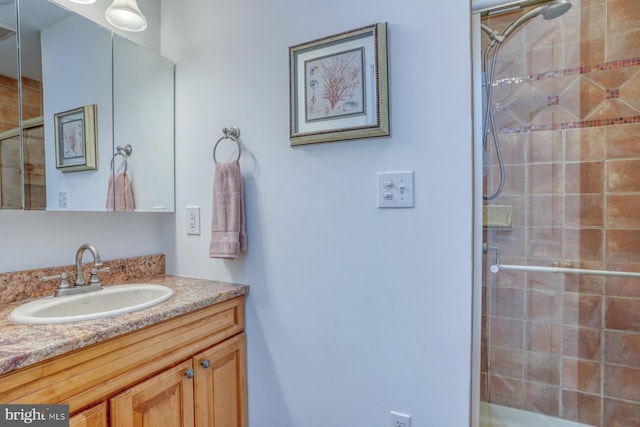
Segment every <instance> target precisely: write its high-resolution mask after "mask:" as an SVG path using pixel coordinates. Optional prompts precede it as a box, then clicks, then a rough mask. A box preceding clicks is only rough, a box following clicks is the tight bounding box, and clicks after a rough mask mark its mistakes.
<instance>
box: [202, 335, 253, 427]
mask: <svg viewBox="0 0 640 427" xmlns="http://www.w3.org/2000/svg"><path fill="white" fill-rule="evenodd" d="M193 363H194V365H195V369H196V378H195V380H196V381H195V400H196V403H195V405H196V406H195V408H196V411H195V412H196V426H197V427H247V374H246V372H247V371H246V364H247V350H246V338H245V334H244V333H241V334H239V335H236V336H235V337H233V338H230V339H228V340H226V341H224V342H222V343H220V344H218V345H216V346H215V347H213V348H211V349H210V350H206V351H204V352H202V353H200V354H198V355H197V356H195V357H194V360H193Z"/></svg>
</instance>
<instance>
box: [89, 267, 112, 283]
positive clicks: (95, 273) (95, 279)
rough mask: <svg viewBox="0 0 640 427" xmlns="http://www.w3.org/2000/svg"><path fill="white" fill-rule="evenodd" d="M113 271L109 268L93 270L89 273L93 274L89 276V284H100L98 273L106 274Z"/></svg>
mask: <svg viewBox="0 0 640 427" xmlns="http://www.w3.org/2000/svg"><path fill="white" fill-rule="evenodd" d="M109 270H111V269H110V268H109V267H105V268H100V269H96V268H92V269H91V270H90V271H89V273H90V274H91V275H90V276H89V284H90V285H92V284H98V285H99V284H100V279H98V273H106V272H107V271H109Z"/></svg>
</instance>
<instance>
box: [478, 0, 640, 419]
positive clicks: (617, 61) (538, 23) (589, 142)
mask: <svg viewBox="0 0 640 427" xmlns="http://www.w3.org/2000/svg"><path fill="white" fill-rule="evenodd" d="M526 3H527V4H531V2H526ZM552 3H554V2H552ZM555 3H564V2H555ZM543 4H546V3H544V2H538V3H537V4H534V5H532V6H529V7H527V8H523V9H518V10H513V11H510V12H505V13H496V14H493V13H491V14H490V15H487V16H483V17H482V19H481V22H482V24H484V26H485V27H486V28H485V30H484V31H483V32H482V49H483V50H484V49H485V48H486V47H487V46H488V45H489V43H490V40H491V37H490V31H489V30H492V31H495V34H494V37H495V36H496V35H497V36H500V35H503V34H504V33H505V31H507V30H508V29H509V28H510V26H511V25H512V24H513V23H514V22H516V21H517V20H518V19H521V17H522V16H524V15H525V14H527V13H531V11H532V10H534V9H535V8H538V7H542V6H541V5H543ZM571 4H572V5H571V8H570V9H569V10H565V11H564V12H563V14H562V15H561V16H552V17H548V18H547V17H546V16H544V15H543V13H542V12H540V13H539V14H538V15H536V14H535V13H534V14H533V15H532V16H531V17H529V18H527V19H526V20H525V21H524V22H522V23H519V24H518V25H517V28H515V29H512V30H510V32H509V34H508V37H506V38H505V39H504V40H503V41H500V42H497V43H499V44H500V45H499V50H498V53H497V56H496V58H495V74H494V75H493V78H489V77H490V76H489V73H487V75H486V77H487V78H486V80H487V82H486V84H487V85H491V99H490V105H491V112H492V113H491V116H490V117H489V119H492V120H487V123H488V125H487V128H488V134H489V136H488V142H487V143H486V145H485V147H484V174H483V178H484V183H483V191H484V194H485V195H486V196H488V197H487V199H488V200H485V201H484V203H483V205H484V206H483V242H484V243H485V245H484V249H485V254H484V255H483V266H482V277H483V279H482V290H483V303H482V337H481V341H482V345H481V374H480V398H481V401H482V404H481V406H482V413H483V415H484V417H483V420H482V422H481V426H483V427H489V426H507V427H508V426H531V427H538V426H547V425H548V426H558V427H569V426H572V427H576V426H598V427H631V426H640V274H638V273H640V7H639V5H638V2H637V0H581V1H580V0H573V1H571ZM477 35H478V36H480V34H477ZM487 60H488V61H492V60H493V57H492V56H491V55H488V56H487ZM483 92H484V97H485V99H484V101H483V104H484V103H485V102H486V97H487V91H486V90H484V91H483ZM484 114H485V117H486V114H487V111H486V110H485V111H484ZM491 121H493V124H494V126H491ZM494 136H495V137H496V138H497V140H498V143H497V145H498V147H499V150H500V153H499V154H498V151H497V149H496V147H495V146H494V143H493V139H492V138H493V137H494ZM501 183H502V185H501ZM501 187H502V188H501ZM499 189H500V190H501V191H498V190H499ZM496 193H499V194H497V195H496ZM494 195H495V197H493V196H494Z"/></svg>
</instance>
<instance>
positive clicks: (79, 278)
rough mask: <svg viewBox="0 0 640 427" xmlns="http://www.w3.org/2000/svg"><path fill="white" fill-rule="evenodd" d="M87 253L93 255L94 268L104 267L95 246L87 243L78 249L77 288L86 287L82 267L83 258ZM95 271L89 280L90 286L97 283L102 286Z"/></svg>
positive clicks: (92, 271)
mask: <svg viewBox="0 0 640 427" xmlns="http://www.w3.org/2000/svg"><path fill="white" fill-rule="evenodd" d="M85 251H89V252H91V255H93V265H94V267H100V266H101V265H102V258H100V253H99V252H98V250H97V249H96V247H95V246H93V245H90V244H88V243H85V244H84V245H82V246H80V247H79V248H78V251H77V252H76V286H85V282H84V268H83V266H82V256H83V255H84V252H85ZM94 271H95V269H94V270H91V277H90V279H89V285H91V284H94V283H97V284H98V285H99V284H100V281H99V280H98V278H97V277H96V275H95V273H94Z"/></svg>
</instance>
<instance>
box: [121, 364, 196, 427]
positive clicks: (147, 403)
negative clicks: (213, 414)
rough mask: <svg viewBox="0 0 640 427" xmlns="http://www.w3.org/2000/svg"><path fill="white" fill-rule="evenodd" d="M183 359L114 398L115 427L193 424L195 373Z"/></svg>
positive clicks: (174, 426) (165, 426)
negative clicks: (192, 373) (192, 374)
mask: <svg viewBox="0 0 640 427" xmlns="http://www.w3.org/2000/svg"><path fill="white" fill-rule="evenodd" d="M192 366H193V365H192V363H191V361H190V360H189V361H187V362H183V363H181V364H179V365H177V366H174V367H173V368H171V369H168V370H166V371H164V372H162V373H161V374H158V375H156V376H154V377H152V378H150V379H148V380H147V381H144V382H143V383H141V384H138V385H136V386H134V387H132V388H130V389H128V390H126V391H124V392H122V393H121V394H119V395H117V396H115V397H112V398H111V399H110V403H109V406H110V408H111V424H110V425H111V426H113V427H153V426H164V427H182V426H187V427H191V426H193V377H188V376H187V375H185V373H186V372H193V368H192Z"/></svg>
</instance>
